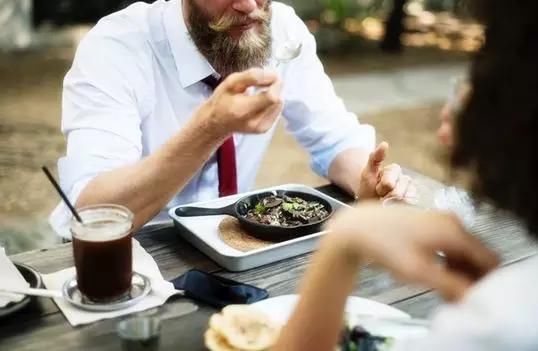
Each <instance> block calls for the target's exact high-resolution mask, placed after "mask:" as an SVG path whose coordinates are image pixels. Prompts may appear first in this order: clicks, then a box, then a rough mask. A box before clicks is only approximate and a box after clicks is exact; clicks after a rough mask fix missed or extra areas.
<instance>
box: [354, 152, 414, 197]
mask: <svg viewBox="0 0 538 351" xmlns="http://www.w3.org/2000/svg"><path fill="white" fill-rule="evenodd" d="M388 149H389V144H387V143H386V142H382V143H381V144H379V146H378V147H377V148H376V149H375V150H374V151H373V152H372V153H371V154H370V157H369V158H368V163H367V164H366V167H365V168H364V170H363V171H362V174H361V178H360V184H359V191H358V193H357V194H356V195H357V197H358V198H360V199H369V198H384V197H398V198H402V199H404V200H409V201H412V200H415V199H416V197H417V190H416V187H415V186H414V184H413V181H412V179H411V177H409V176H407V175H404V174H403V173H402V169H401V167H400V166H398V165H397V164H390V165H387V166H383V162H384V161H385V158H386V157H387V151H388Z"/></svg>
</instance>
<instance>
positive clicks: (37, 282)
mask: <svg viewBox="0 0 538 351" xmlns="http://www.w3.org/2000/svg"><path fill="white" fill-rule="evenodd" d="M13 264H14V265H15V267H17V269H18V270H19V272H21V274H22V276H23V277H24V279H25V280H26V281H27V282H28V283H29V284H30V287H31V288H42V287H43V280H42V279H41V275H40V274H39V272H37V271H36V270H35V269H33V268H32V267H30V266H28V265H25V264H22V263H16V262H13ZM32 299H34V298H33V297H30V296H25V297H24V299H22V300H21V301H19V302H12V303H10V304H8V305H7V306H6V307H3V308H0V318H3V317H7V316H9V315H12V314H14V313H16V312H18V311H20V310H22V309H23V308H25V307H26V306H28V305H29V304H30V302H31V301H32Z"/></svg>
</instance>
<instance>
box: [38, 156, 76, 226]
mask: <svg viewBox="0 0 538 351" xmlns="http://www.w3.org/2000/svg"><path fill="white" fill-rule="evenodd" d="M41 169H42V170H43V172H45V175H46V176H47V178H49V180H50V182H51V183H52V185H53V186H54V188H55V189H56V191H57V192H58V194H60V197H61V198H62V200H64V202H65V204H66V205H67V207H69V209H70V210H71V213H72V214H73V216H75V218H76V219H77V221H78V222H79V223H82V218H80V216H79V214H78V212H77V210H75V207H73V205H72V204H71V202H70V201H69V199H68V198H67V196H65V193H64V192H63V191H62V189H61V188H60V186H59V185H58V182H57V181H56V179H54V177H53V176H52V174H51V173H50V171H49V169H48V168H47V167H46V166H43V167H41Z"/></svg>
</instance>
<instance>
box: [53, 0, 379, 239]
mask: <svg viewBox="0 0 538 351" xmlns="http://www.w3.org/2000/svg"><path fill="white" fill-rule="evenodd" d="M272 10H273V19H272V24H271V31H272V36H273V52H274V48H276V47H278V45H279V43H282V42H283V40H285V39H286V38H287V37H286V36H287V35H289V36H291V37H293V38H298V39H300V40H302V42H303V50H302V52H301V54H300V55H299V57H298V58H297V59H295V60H294V61H292V62H291V63H288V64H286V65H281V66H279V67H278V73H279V75H280V77H281V78H282V80H283V92H282V98H283V100H284V109H283V112H282V116H283V117H284V119H285V122H286V123H285V124H286V126H287V130H288V131H289V132H290V133H292V134H293V135H294V136H295V138H296V139H297V141H298V142H299V143H300V144H301V145H302V146H303V147H304V148H306V149H307V150H308V152H309V153H310V155H311V157H312V168H313V169H314V170H315V171H316V172H317V173H318V174H320V175H322V176H327V173H328V169H329V166H330V163H331V161H332V160H333V159H334V157H335V156H336V155H337V154H338V153H340V152H341V151H343V150H346V149H349V148H354V147H358V148H363V149H366V150H368V151H370V150H372V149H373V148H374V145H375V132H374V130H373V128H372V127H371V126H368V125H361V124H359V123H358V120H357V118H356V116H355V115H354V114H352V113H350V112H348V111H347V110H346V108H345V106H344V104H343V103H342V101H341V99H339V98H338V97H337V96H336V94H335V92H334V89H333V86H332V84H331V81H330V79H329V77H328V76H327V75H326V74H325V72H324V70H323V66H322V64H321V62H320V61H319V59H318V57H317V55H316V44H315V40H314V37H313V36H312V35H311V34H310V32H309V31H308V29H307V28H306V26H305V24H304V23H303V22H302V21H301V20H300V19H299V17H297V15H296V14H295V12H294V10H293V9H292V8H291V7H289V6H286V5H284V4H281V3H277V2H273V3H272ZM268 65H269V67H275V66H276V62H275V60H274V58H273V57H272V58H271V59H270V61H269V63H268ZM213 73H215V71H214V70H213V68H212V67H211V65H210V64H209V63H208V61H207V60H206V59H205V57H204V56H203V55H202V54H200V52H199V51H198V50H197V48H196V46H195V45H194V43H193V42H192V40H191V39H190V36H189V33H188V31H187V27H186V24H185V21H184V19H183V14H182V6H181V1H180V0H170V1H164V0H159V1H157V2H155V3H153V4H151V5H149V4H146V3H135V4H133V5H131V6H129V7H128V8H126V9H124V10H122V11H119V12H116V13H114V14H112V15H110V16H107V17H105V18H103V19H102V20H100V21H99V22H98V23H97V25H96V26H95V27H94V28H93V29H92V30H91V31H90V32H89V33H88V34H87V35H86V36H85V37H84V39H83V40H82V41H81V43H80V45H79V47H78V49H77V53H76V55H75V59H74V62H73V65H72V67H71V69H70V70H69V72H68V73H67V75H66V77H65V80H64V91H63V111H62V132H63V133H64V134H65V135H66V137H67V152H66V155H65V157H62V158H61V159H60V160H59V162H58V171H59V174H60V182H61V186H62V188H63V189H64V191H66V193H67V194H68V196H69V198H70V200H71V201H73V202H75V201H76V200H77V198H78V196H79V194H80V193H81V191H82V190H83V189H84V187H85V186H86V185H87V184H88V182H89V181H90V180H92V178H94V177H95V176H97V175H98V174H100V173H103V172H106V171H110V170H113V169H116V168H119V167H122V166H125V165H129V164H132V163H135V162H137V161H138V160H140V159H141V158H143V157H145V156H148V155H150V154H152V153H153V152H154V151H156V150H157V149H158V148H159V147H160V146H161V145H162V144H163V143H164V142H165V141H166V140H168V139H169V138H170V137H172V136H173V135H174V134H175V133H177V131H179V130H181V128H182V126H183V125H184V124H185V123H186V122H187V120H188V119H189V118H191V116H192V115H193V113H194V111H195V109H196V108H197V107H198V106H200V104H202V103H203V102H204V101H205V100H206V99H207V98H208V96H209V95H210V94H211V91H210V90H209V88H208V87H207V86H206V85H205V84H203V83H202V82H201V80H202V79H203V78H205V77H207V76H209V75H211V74H213ZM273 132H274V127H273V128H272V129H271V130H270V131H268V132H267V133H265V134H261V135H241V134H236V135H235V144H236V153H237V155H236V158H237V167H238V188H239V191H240V192H244V191H247V190H249V189H251V187H252V186H253V184H254V181H255V178H256V173H257V170H258V168H259V166H260V162H261V160H262V157H263V154H264V152H265V150H266V148H267V146H268V144H269V142H270V140H271V137H272V135H273ZM283 157H285V155H283ZM156 186H158V184H156ZM215 197H218V174H217V163H216V159H215V157H212V158H211V159H210V160H209V161H208V162H207V164H206V165H205V166H204V167H203V168H202V169H201V170H199V171H198V172H197V173H196V174H195V175H194V177H193V178H192V180H191V181H190V182H189V183H188V184H187V186H186V187H185V188H184V189H183V190H182V191H181V192H179V193H178V194H177V196H175V197H174V198H173V199H172V201H171V202H170V203H169V204H168V207H171V206H175V205H179V204H184V203H190V202H195V201H202V200H209V199H212V198H215ZM165 213H166V212H165V211H163V212H161V215H160V216H159V217H160V218H162V216H163V215H164V214H165ZM70 217H71V215H70V213H69V212H68V210H67V208H66V206H64V205H63V204H60V205H58V207H57V208H56V209H55V210H54V212H53V213H52V215H51V218H50V223H51V225H52V226H53V228H54V229H55V230H56V232H57V233H59V234H60V235H61V236H64V237H70V234H69V231H68V230H67V224H68V222H69V219H70Z"/></svg>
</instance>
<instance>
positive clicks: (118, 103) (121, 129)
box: [49, 23, 151, 237]
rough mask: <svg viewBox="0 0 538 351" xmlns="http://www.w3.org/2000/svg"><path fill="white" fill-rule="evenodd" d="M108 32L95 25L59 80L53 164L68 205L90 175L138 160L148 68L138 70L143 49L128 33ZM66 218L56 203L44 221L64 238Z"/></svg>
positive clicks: (88, 179) (145, 103)
mask: <svg viewBox="0 0 538 351" xmlns="http://www.w3.org/2000/svg"><path fill="white" fill-rule="evenodd" d="M105 24H106V23H105ZM118 25H120V24H118ZM112 29H113V28H110V26H107V25H98V26H97V27H96V28H94V29H93V30H92V31H90V32H89V33H88V35H87V36H86V37H85V38H84V39H83V41H82V42H81V43H80V45H79V47H78V49H77V53H76V56H75V60H74V62H73V65H72V67H71V69H70V70H69V72H68V73H67V75H66V77H65V79H64V85H63V98H62V133H63V134H64V135H65V136H66V141H67V151H66V154H65V156H64V157H62V158H60V159H59V161H58V173H59V178H60V185H61V187H62V189H63V190H64V191H65V192H66V194H67V195H68V197H69V199H70V201H72V202H73V203H75V202H76V201H77V199H78V196H79V194H80V193H81V192H82V191H83V189H84V187H85V186H86V185H87V184H88V183H89V182H90V181H91V180H92V179H93V178H94V177H95V176H97V175H99V174H101V173H103V172H106V171H110V170H113V169H116V168H119V167H122V166H125V165H128V164H132V163H134V162H136V161H138V160H139V159H140V158H141V156H142V133H141V124H142V122H143V118H144V116H145V115H146V114H147V113H148V106H149V103H148V101H146V99H147V98H146V97H147V96H151V95H150V94H149V93H148V92H147V91H146V90H147V89H148V88H147V87H150V86H151V84H150V82H151V77H149V76H148V72H149V71H151V69H150V67H147V69H144V64H146V65H147V64H148V63H147V62H146V58H145V56H144V55H142V54H141V52H148V49H147V48H144V47H140V45H141V44H138V41H135V40H131V38H130V36H129V35H128V34H127V35H125V36H124V38H121V39H118V38H113V37H111V36H108V35H107V34H106V31H107V30H112ZM139 41H140V40H139ZM137 46H138V47H137ZM70 217H71V215H70V213H69V211H68V209H67V207H66V206H65V205H63V204H62V203H60V204H59V205H58V207H57V208H56V209H55V210H54V211H53V213H52V214H51V216H50V218H49V222H50V224H51V226H52V227H53V229H54V230H55V231H56V232H57V233H58V234H59V235H61V236H63V237H70V233H69V230H68V223H69V219H70Z"/></svg>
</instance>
